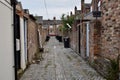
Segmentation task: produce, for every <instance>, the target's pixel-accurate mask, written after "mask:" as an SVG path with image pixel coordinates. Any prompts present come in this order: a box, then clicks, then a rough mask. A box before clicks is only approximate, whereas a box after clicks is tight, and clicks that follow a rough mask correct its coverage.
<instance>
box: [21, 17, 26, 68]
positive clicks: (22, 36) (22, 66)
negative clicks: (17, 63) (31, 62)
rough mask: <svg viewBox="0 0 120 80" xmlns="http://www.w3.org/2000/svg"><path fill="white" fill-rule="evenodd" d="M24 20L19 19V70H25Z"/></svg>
mask: <svg viewBox="0 0 120 80" xmlns="http://www.w3.org/2000/svg"><path fill="white" fill-rule="evenodd" d="M24 34H25V32H24V20H23V18H21V17H20V44H21V68H22V69H23V70H24V69H25V68H26V63H25V36H24Z"/></svg>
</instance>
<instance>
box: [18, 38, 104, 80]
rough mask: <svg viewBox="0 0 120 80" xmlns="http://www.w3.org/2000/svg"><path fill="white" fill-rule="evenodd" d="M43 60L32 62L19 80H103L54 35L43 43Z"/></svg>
mask: <svg viewBox="0 0 120 80" xmlns="http://www.w3.org/2000/svg"><path fill="white" fill-rule="evenodd" d="M44 48H45V52H44V53H43V57H44V60H43V61H41V62H40V63H39V64H32V65H31V66H30V67H29V68H28V69H27V70H26V72H25V73H24V74H23V76H22V77H21V79H20V80H105V79H103V78H102V77H101V76H100V75H99V74H98V73H97V72H96V71H95V70H94V69H92V68H91V67H90V66H89V65H87V64H86V62H85V61H84V60H82V58H81V57H80V56H78V55H77V54H76V53H75V52H74V51H72V50H71V49H70V48H67V49H65V48H64V47H63V43H59V42H58V41H57V40H56V39H55V38H54V37H51V39H50V41H49V42H48V43H47V44H46V45H45V47H44Z"/></svg>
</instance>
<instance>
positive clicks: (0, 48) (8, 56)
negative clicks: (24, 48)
mask: <svg viewBox="0 0 120 80" xmlns="http://www.w3.org/2000/svg"><path fill="white" fill-rule="evenodd" d="M3 3H4V4H3ZM0 11H1V12H0V80H14V68H13V66H14V43H13V39H14V38H13V26H12V24H13V15H12V14H13V11H12V9H11V6H10V5H9V4H8V3H7V2H5V0H0Z"/></svg>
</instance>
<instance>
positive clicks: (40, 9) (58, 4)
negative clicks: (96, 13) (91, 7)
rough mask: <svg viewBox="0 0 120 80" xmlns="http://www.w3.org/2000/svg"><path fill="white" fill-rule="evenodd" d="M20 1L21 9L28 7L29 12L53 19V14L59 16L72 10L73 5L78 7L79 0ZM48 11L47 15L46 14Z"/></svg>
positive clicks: (88, 1)
mask: <svg viewBox="0 0 120 80" xmlns="http://www.w3.org/2000/svg"><path fill="white" fill-rule="evenodd" d="M18 1H21V3H22V6H23V9H29V11H30V14H33V15H38V16H43V18H44V19H53V17H54V16H55V17H56V18H57V19H60V18H61V15H62V14H63V13H64V14H69V13H70V11H72V12H74V7H75V6H77V8H78V9H80V4H81V3H80V2H81V0H45V1H46V7H47V11H46V8H45V4H44V0H18ZM85 2H86V3H90V2H91V0H85ZM47 12H48V15H47Z"/></svg>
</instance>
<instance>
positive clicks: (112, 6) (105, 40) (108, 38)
mask: <svg viewBox="0 0 120 80" xmlns="http://www.w3.org/2000/svg"><path fill="white" fill-rule="evenodd" d="M102 11H103V17H102V25H103V26H102V31H101V35H102V36H101V38H102V44H101V48H102V50H101V51H102V54H103V55H104V56H105V57H111V58H116V56H117V55H118V54H120V0H103V5H102Z"/></svg>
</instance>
